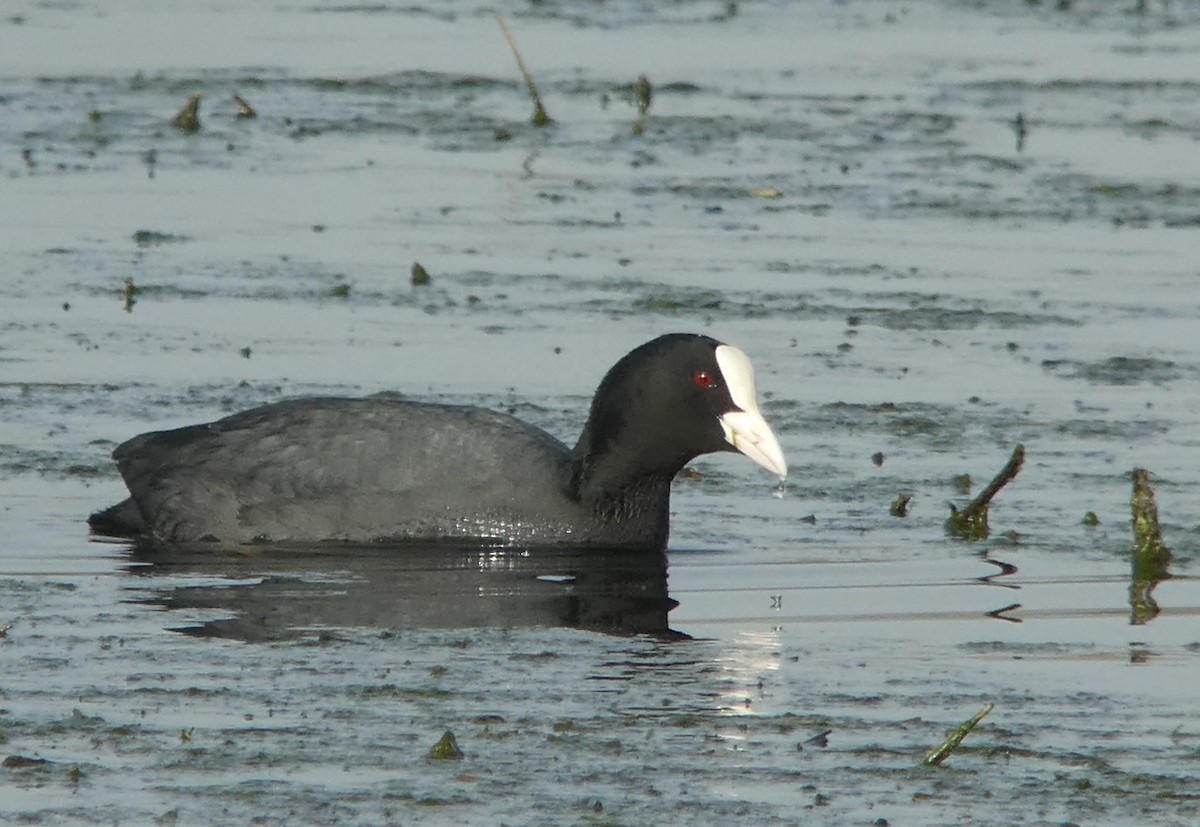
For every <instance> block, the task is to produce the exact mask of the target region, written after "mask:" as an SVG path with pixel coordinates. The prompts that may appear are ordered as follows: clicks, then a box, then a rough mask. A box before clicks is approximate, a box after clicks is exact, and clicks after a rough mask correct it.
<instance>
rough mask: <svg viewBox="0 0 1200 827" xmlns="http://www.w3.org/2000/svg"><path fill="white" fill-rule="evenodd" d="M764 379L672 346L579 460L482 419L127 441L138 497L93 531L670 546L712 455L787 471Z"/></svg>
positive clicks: (95, 520)
mask: <svg viewBox="0 0 1200 827" xmlns="http://www.w3.org/2000/svg"><path fill="white" fill-rule="evenodd" d="M722 348H724V349H725V350H724V351H722V350H721V349H722ZM722 362H723V364H722ZM749 370H750V369H749V361H748V360H746V358H745V356H744V354H742V353H741V351H738V350H737V349H736V348H732V347H731V346H729V345H723V344H721V343H720V342H717V341H716V340H713V339H709V338H708V337H703V336H693V335H690V334H672V335H668V336H664V337H660V338H659V339H655V340H654V341H652V342H649V343H647V344H646V345H643V346H641V347H640V348H637V349H636V350H634V351H633V352H632V353H630V354H629V355H627V356H626V357H625V358H623V359H622V360H621V361H619V362H618V363H617V365H615V366H614V367H613V369H612V370H610V371H609V373H608V375H607V376H606V377H605V378H604V380H603V381H602V382H601V384H600V387H599V389H598V390H597V392H596V396H595V398H594V399H593V402H592V408H591V412H590V415H589V418H588V421H587V424H586V425H585V427H584V430H583V433H582V435H581V436H580V438H579V442H578V443H577V444H576V445H575V446H574V448H570V447H568V446H567V445H566V444H564V443H563V442H561V441H559V440H558V439H556V438H554V437H553V436H551V435H550V434H548V433H546V432H545V431H543V430H541V429H540V428H537V427H535V426H533V425H530V424H528V423H526V422H523V421H521V420H519V419H517V418H515V417H512V416H509V415H507V414H502V413H497V412H494V411H489V410H486V409H483V408H478V407H471V406H456V405H440V404H429V403H421V402H412V401H407V400H401V399H396V398H394V397H391V396H383V395H381V396H375V397H368V398H364V399H346V398H320V397H318V398H304V399H294V400H288V401H283V402H277V403H274V404H270V405H265V406H262V407H259V408H254V409H251V410H248V411H243V412H241V413H236V414H233V415H232V416H228V417H225V418H224V419H220V420H217V421H216V422H211V423H206V424H201V425H190V426H187V427H183V428H178V429H174V430H169V431H157V432H152V433H147V434H142V435H140V436H137V437H134V438H133V439H130V440H129V441H127V442H125V443H123V444H121V445H120V446H118V447H117V449H116V450H115V451H114V452H113V457H114V459H115V460H116V463H117V467H118V469H119V470H120V472H121V475H122V477H123V478H124V480H125V483H126V485H127V487H128V489H129V492H130V497H129V499H127V500H124V501H122V502H121V503H118V504H117V505H115V506H112V507H111V508H109V509H105V510H103V511H100V512H97V513H96V514H93V515H92V517H91V519H90V523H91V524H92V527H93V530H94V531H96V532H97V533H101V534H110V535H116V536H129V537H141V538H147V539H152V540H154V541H158V542H165V543H174V542H193V541H219V542H222V543H247V542H270V541H281V540H290V541H314V540H315V541H349V542H359V543H361V542H374V541H396V540H406V539H412V540H423V541H429V540H435V541H453V542H462V541H471V542H480V543H488V544H500V545H581V546H604V547H610V548H654V549H661V548H664V547H665V546H666V542H667V535H668V527H669V498H670V485H671V480H672V478H673V477H674V475H675V474H676V473H677V472H678V471H679V470H680V469H681V468H682V467H683V465H684V464H685V463H687V462H688V461H690V460H691V459H693V458H694V457H695V456H697V455H699V454H702V453H707V452H711V451H719V450H741V451H743V452H744V453H747V454H748V455H750V456H751V457H752V458H754V459H755V460H756V461H757V462H760V464H764V465H765V466H766V467H770V468H772V470H775V471H776V472H777V473H779V474H780V475H781V476H782V475H784V474H785V473H786V466H785V465H784V461H783V454H782V450H781V449H780V448H779V445H778V441H777V440H776V439H775V436H774V434H773V433H772V432H771V430H770V428H769V427H768V426H767V425H766V423H765V421H764V420H762V418H761V415H760V414H759V413H758V410H757V402H756V400H755V399H754V387H753V373H752V372H749V373H747V372H748V371H749ZM726 374H732V376H727V375H726ZM747 383H748V388H747ZM735 399H737V400H738V402H740V404H738V402H735V401H734V400H735ZM747 400H749V402H747ZM747 408H749V409H750V410H746V409H747ZM729 423H734V424H732V425H731V424H729ZM739 439H740V440H741V443H742V444H740V445H739V444H738V440H739ZM755 452H757V455H756V453H755ZM764 452H765V453H764Z"/></svg>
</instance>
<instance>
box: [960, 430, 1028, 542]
mask: <svg viewBox="0 0 1200 827" xmlns="http://www.w3.org/2000/svg"><path fill="white" fill-rule="evenodd" d="M1024 464H1025V446H1024V445H1018V446H1017V447H1016V448H1014V449H1013V452H1012V456H1011V457H1009V458H1008V462H1007V463H1006V464H1005V466H1004V467H1003V468H1002V469H1000V473H999V474H997V475H996V477H995V479H993V480H992V481H991V482H990V483H988V486H987V488H985V489H983V490H982V491H980V492H979V494H978V495H977V496H976V497H975V499H973V500H971V501H970V502H969V503H967V504H966V506H964V507H963V509H962V510H961V511H960V510H959V509H957V508H955V507H954V506H953V505H952V506H950V519H948V520H946V530H947V531H949V532H950V533H951V534H953V535H955V536H956V537H961V538H963V539H964V540H983V539H986V538H987V536H988V533H989V530H988V505H989V504H990V503H991V501H992V498H993V497H995V496H996V495H997V494H999V493H1000V489H1001V488H1003V487H1004V486H1006V485H1008V484H1009V483H1010V482H1011V481H1012V479H1013V478H1014V477H1016V475H1017V474H1018V473H1019V472H1020V470H1021V466H1022V465H1024Z"/></svg>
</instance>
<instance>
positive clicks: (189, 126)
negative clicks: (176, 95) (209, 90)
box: [171, 92, 204, 135]
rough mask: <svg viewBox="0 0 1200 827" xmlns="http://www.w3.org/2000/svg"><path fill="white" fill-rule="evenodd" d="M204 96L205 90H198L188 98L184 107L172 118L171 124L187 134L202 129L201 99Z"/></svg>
mask: <svg viewBox="0 0 1200 827" xmlns="http://www.w3.org/2000/svg"><path fill="white" fill-rule="evenodd" d="M203 97H204V93H203V92H196V93H195V94H193V95H192V96H191V97H190V98H188V100H187V103H185V104H184V105H183V108H182V109H180V110H179V112H178V113H176V115H175V117H174V118H171V126H173V127H175V128H176V129H178V130H179V131H180V132H182V133H183V134H185V135H191V134H192V133H194V132H198V131H200V99H201V98H203Z"/></svg>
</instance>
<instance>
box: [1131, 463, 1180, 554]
mask: <svg viewBox="0 0 1200 827" xmlns="http://www.w3.org/2000/svg"><path fill="white" fill-rule="evenodd" d="M1131 477H1132V478H1133V495H1132V496H1131V497H1130V505H1131V506H1132V508H1133V541H1134V549H1133V554H1134V562H1135V564H1136V563H1137V562H1139V561H1141V562H1143V563H1144V564H1145V565H1146V566H1150V565H1154V564H1157V565H1160V566H1165V565H1166V564H1167V563H1169V562H1170V561H1171V552H1170V550H1169V549H1168V548H1167V546H1166V544H1165V543H1163V539H1162V529H1161V528H1160V527H1159V524H1158V505H1157V504H1156V503H1155V502H1154V489H1152V488H1151V487H1150V472H1149V471H1147V470H1146V469H1145V468H1135V469H1133V473H1132V474H1131Z"/></svg>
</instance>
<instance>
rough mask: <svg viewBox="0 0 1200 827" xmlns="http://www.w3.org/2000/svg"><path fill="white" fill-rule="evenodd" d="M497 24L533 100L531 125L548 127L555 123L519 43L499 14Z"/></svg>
mask: <svg viewBox="0 0 1200 827" xmlns="http://www.w3.org/2000/svg"><path fill="white" fill-rule="evenodd" d="M496 22H497V23H499V24H500V31H502V32H504V39H505V40H507V41H508V48H510V49H512V53H513V57H514V58H516V60H517V68H518V69H519V70H520V71H521V77H523V78H524V79H525V86H526V87H528V89H529V97H531V98H533V117H532V118H531V119H530V123H532V124H533V125H534V126H547V125H549V124H551V123H553V121H552V120H551V119H550V116H549V115H548V114H546V107H544V106H542V96H541V95H539V94H538V90H537V85H536V84H534V82H533V75H531V74H529V69H528V68H526V66H525V61H524V59H522V57H521V52H520V50H519V49H517V41H516V40H514V39H513V36H512V32H511V31H509V30H508V24H507V23H505V22H504V18H503V17H501V16H500V15H498V14H497V15H496Z"/></svg>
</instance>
